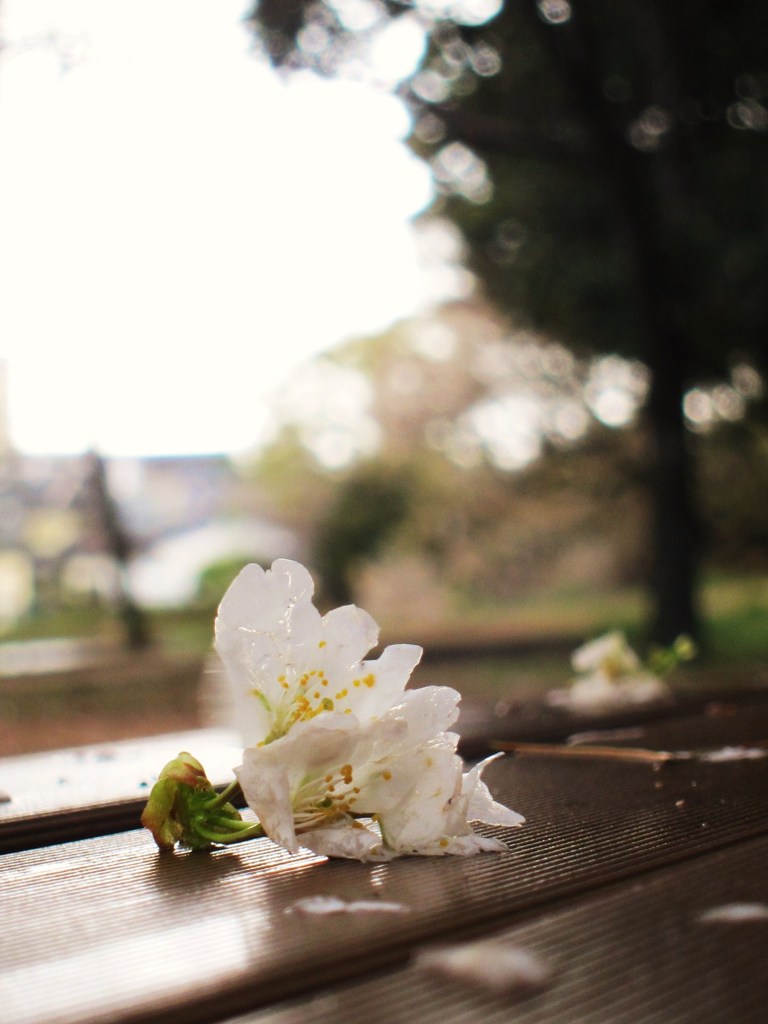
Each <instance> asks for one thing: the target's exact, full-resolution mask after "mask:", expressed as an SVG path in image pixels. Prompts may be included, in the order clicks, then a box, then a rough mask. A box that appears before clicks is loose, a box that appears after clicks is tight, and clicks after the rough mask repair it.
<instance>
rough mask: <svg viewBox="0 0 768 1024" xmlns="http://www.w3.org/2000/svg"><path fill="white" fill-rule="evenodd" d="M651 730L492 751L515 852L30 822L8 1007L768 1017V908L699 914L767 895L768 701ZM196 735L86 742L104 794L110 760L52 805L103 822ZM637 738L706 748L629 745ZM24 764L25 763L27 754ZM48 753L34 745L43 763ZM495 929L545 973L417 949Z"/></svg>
mask: <svg viewBox="0 0 768 1024" xmlns="http://www.w3.org/2000/svg"><path fill="white" fill-rule="evenodd" d="M631 730H632V731H631V732H629V733H624V734H623V735H622V734H618V735H617V734H616V733H604V734H603V735H602V736H601V735H598V736H594V735H593V736H591V737H589V738H588V739H589V742H590V743H593V744H596V745H598V746H601V745H602V746H603V747H606V746H607V747H611V748H615V753H614V754H612V755H611V756H610V757H594V758H592V757H584V756H574V755H572V754H569V753H568V750H567V747H565V746H564V747H563V748H562V749H557V750H555V751H554V752H547V751H546V750H536V749H533V750H529V751H528V752H526V753H524V754H522V755H508V756H507V757H505V758H504V759H503V760H502V761H501V762H496V763H494V764H492V765H491V766H490V767H489V768H488V770H487V772H486V780H487V782H488V783H489V785H490V787H491V789H492V791H493V793H494V795H495V796H496V797H497V798H498V799H500V800H502V801H503V802H505V803H508V804H509V805H510V806H511V807H513V808H515V809H516V810H518V811H520V812H521V813H523V814H525V816H526V818H527V822H526V824H525V825H524V826H523V827H522V828H519V829H510V830H504V829H489V830H488V831H489V832H491V833H493V834H495V835H498V836H500V837H501V838H503V839H504V840H505V841H506V842H507V844H508V847H509V849H508V852H507V853H504V854H482V855H478V856H476V857H472V858H467V859H462V858H453V857H446V858H407V859H402V860H397V861H394V862H392V863H390V864H386V865H376V864H359V863H356V862H342V861H327V860H326V859H325V858H322V857H317V856H315V855H312V854H310V853H308V852H304V853H302V854H299V855H298V856H296V857H291V856H289V855H287V854H285V853H284V852H282V851H280V850H279V849H277V848H276V847H275V846H274V845H273V844H271V843H270V842H269V841H268V840H254V841H251V842H249V843H246V844H242V845H240V846H237V847H232V848H229V849H222V850H218V851H216V852H214V853H212V854H192V853H176V854H170V855H163V856H161V855H159V854H158V852H157V850H156V848H155V847H154V844H153V842H152V839H151V837H150V836H149V835H148V833H144V832H142V831H137V830H128V831H123V832H119V833H115V834H107V835H97V834H96V833H95V832H94V834H93V835H92V836H91V837H90V838H84V839H81V840H79V841H76V842H67V843H63V844H59V845H48V846H43V845H39V844H37V845H36V844H35V841H34V837H33V836H32V835H31V833H30V834H28V835H27V837H26V838H27V845H28V847H29V848H27V849H20V850H17V851H16V852H7V853H5V854H4V855H3V856H2V857H0V914H2V921H3V927H2V930H1V931H0V965H1V966H0V1007H2V1018H1V1019H2V1020H3V1021H4V1022H7V1024H43V1022H46V1024H47V1022H51V1024H62V1022H72V1024H74V1022H85V1024H89V1022H90V1024H96V1022H107V1021H110V1022H138V1021H146V1022H148V1024H153V1022H164V1021H168V1022H170V1021H180V1020H184V1021H187V1022H192V1024H195V1022H200V1024H214V1022H224V1021H231V1020H232V1019H234V1018H238V1019H242V1021H243V1022H245V1021H248V1022H251V1021H252V1022H254V1024H255V1022H261V1021H264V1022H275V1024H278V1022H279V1024H287V1022H294V1021H295V1022H297V1024H298V1022H305V1021H318V1022H321V1021H322V1022H326V1021H327V1022H329V1024H330V1021H331V1020H333V1021H334V1022H338V1024H345V1022H349V1024H352V1022H357V1021H359V1020H361V1019H365V1020H366V1021H367V1022H369V1024H375V1022H378V1021H384V1020H386V1021H387V1022H390V1021H392V1020H393V1019H394V1020H400V1021H413V1022H416V1021H419V1022H426V1024H429V1022H432V1021H434V1022H437V1021H438V1020H439V1021H445V1022H446V1024H451V1022H454V1021H455V1022H456V1024H459V1022H466V1021H483V1022H486V1021H488V1022H495V1021H499V1022H500V1021H502V1020H504V1021H507V1020H513V1019H514V1020H521V1021H525V1022H534V1021H536V1022H542V1024H566V1022H568V1024H572V1022H577V1021H578V1022H581V1021H585V1022H586V1021H594V1022H596V1024H598V1022H600V1024H610V1022H613V1021H616V1022H625V1021H626V1022H627V1024H628V1022H630V1021H631V1022H633V1024H634V1022H641V1021H642V1022H645V1021H648V1022H651V1021H653V1022H655V1021H659V1022H675V1021H691V1024H693V1021H696V1022H697V1024H701V1022H705V1024H708V1022H712V1024H716V1022H718V1021H728V1022H729V1024H730V1022H734V1024H739V1022H742V1021H743V1022H750V1024H751V1022H753V1021H754V1022H755V1024H757V1022H758V1021H763V1020H764V1019H765V1009H764V1008H765V1005H766V996H768V981H767V980H766V979H767V977H768V972H766V971H765V969H764V964H765V963H766V962H767V958H768V922H766V921H765V920H764V919H760V918H759V913H758V917H757V919H752V920H743V919H742V920H735V921H733V920H732V921H730V922H729V921H719V922H718V921H707V920H706V919H705V918H704V919H703V917H702V915H705V914H706V913H707V912H708V911H711V910H713V909H716V908H717V907H722V906H727V905H729V904H734V903H739V904H742V905H743V904H749V905H751V906H752V907H753V908H754V907H755V906H757V907H758V908H760V907H765V908H766V914H768V890H766V885H767V884H768V883H766V881H765V878H766V872H765V863H766V854H768V758H766V757H765V756H762V755H763V753H764V752H763V750H762V748H761V747H760V746H759V743H760V741H761V740H763V739H764V738H765V737H766V736H768V702H767V701H765V700H754V701H753V702H752V703H751V704H730V703H719V704H717V705H711V706H710V707H709V709H708V710H707V711H706V712H704V711H699V712H697V713H696V714H695V715H691V716H687V717H686V716H685V715H681V714H676V715H673V716H670V715H659V717H658V718H657V719H656V720H648V721H645V722H644V723H642V724H638V723H637V722H635V723H634V724H633V725H632V726H631ZM206 737H207V738H206ZM229 738H230V739H231V737H229ZM226 739H227V735H226V734H224V735H220V736H218V737H217V736H216V735H215V734H213V733H206V734H201V735H199V736H197V737H195V736H186V737H185V740H184V744H183V745H185V746H190V747H192V750H193V752H194V753H196V754H197V755H198V756H201V760H203V759H204V758H203V756H202V755H201V751H202V745H203V744H204V743H206V742H208V741H210V742H211V743H212V745H213V747H218V745H219V742H220V740H226ZM487 739H488V742H489V743H490V741H491V739H492V737H491V736H490V735H488V737H487ZM179 740H180V737H178V736H174V737H169V738H167V739H166V740H164V741H161V740H153V741H151V745H153V746H152V749H150V747H147V746H144V747H143V748H141V747H134V748H132V752H131V749H129V748H127V747H126V748H125V749H124V754H125V759H124V761H123V762H122V764H123V765H124V771H121V769H120V764H121V746H120V745H113V746H112V748H111V755H110V759H106V760H102V761H99V759H98V756H97V755H96V753H93V755H92V757H91V758H90V759H89V755H88V754H87V753H86V752H84V751H80V752H70V754H69V755H67V754H65V753H64V754H61V755H56V757H57V758H58V757H60V758H63V760H55V759H54V760H52V761H51V762H50V764H49V769H50V771H51V772H52V773H53V774H55V772H56V771H59V770H60V769H61V765H62V764H63V765H65V766H66V764H67V757H69V758H70V762H69V763H70V765H72V764H79V767H80V768H82V771H83V781H82V785H83V787H84V792H85V791H86V790H87V788H88V785H90V784H91V783H90V781H89V780H90V778H91V776H94V777H95V776H96V775H99V772H100V765H101V769H102V770H101V773H100V775H99V780H98V782H99V786H100V787H101V789H100V791H99V793H96V791H95V790H93V791H91V794H90V795H89V796H88V797H87V800H85V801H81V802H80V803H79V804H77V802H75V804H73V805H72V806H71V807H70V808H69V809H67V808H64V807H59V808H58V810H56V812H55V813H56V814H58V815H60V816H62V817H63V818H66V816H67V815H68V814H71V815H72V816H74V817H77V819H78V827H79V828H82V827H83V823H84V822H86V821H87V818H88V815H89V813H90V814H93V815H94V820H95V821H97V822H98V820H99V819H98V814H99V807H100V806H109V807H111V808H112V809H114V808H115V807H120V806H133V805H135V802H136V792H135V787H136V786H137V785H138V786H141V783H148V782H149V781H150V779H149V778H147V772H151V771H152V770H153V768H154V770H155V771H156V770H158V769H159V767H160V766H161V764H162V761H163V760H165V759H167V758H166V757H165V752H164V751H163V752H162V757H161V758H159V759H157V760H155V761H152V762H151V763H150V762H149V761H147V760H146V757H147V756H148V757H149V758H153V757H155V756H156V755H157V754H158V753H160V752H161V751H160V750H159V748H158V747H156V746H154V744H157V743H160V744H161V745H162V743H164V742H165V743H167V744H168V748H167V749H168V750H170V751H171V753H170V754H169V755H168V756H169V757H170V756H173V755H174V754H175V753H176V752H177V747H178V746H179ZM186 741H189V742H186ZM627 745H631V746H632V747H641V748H643V749H650V750H674V751H676V752H677V753H679V754H685V755H690V756H686V757H681V758H680V759H679V760H671V761H662V760H661V759H659V760H654V759H653V758H650V759H648V760H645V761H643V760H630V759H624V758H623V757H622V752H621V748H622V747H623V746H627ZM744 745H746V749H745V746H744ZM142 749H143V753H142V752H141V750H142ZM102 754H104V751H102ZM129 755H130V756H129ZM46 756H47V755H46ZM227 757H229V760H231V751H230V752H228V753H225V754H224V760H225V764H224V765H223V766H222V767H223V768H226V767H228V763H229V762H228V761H227ZM73 758H74V761H73V760H72V759H73ZM13 760H14V761H15V762H16V768H18V769H20V767H21V766H19V764H18V762H22V761H25V759H13ZM44 762H45V757H43V758H42V761H39V762H36V763H37V768H38V769H40V770H42V771H43V777H45V771H44V767H45V766H44ZM26 764H27V768H29V766H30V764H31V762H30V761H27V762H26ZM106 765H111V766H112V767H114V770H115V781H114V783H110V782H109V779H108V778H107V775H108V773H107V771H106V767H105V766H106ZM4 768H5V777H4V778H3V779H2V781H0V788H6V789H8V788H9V787H10V788H11V789H15V790H16V792H17V793H19V794H20V793H22V789H20V788H19V787H18V786H17V785H16V784H15V783H14V781H13V779H14V777H13V773H12V771H11V769H12V768H13V765H12V764H11V763H9V762H6V763H5V765H4ZM111 770H112V769H111V768H110V771H111ZM22 775H23V773H22ZM48 777H50V778H52V777H53V775H50V776H48ZM120 787H123V788H122V789H121V788H120ZM131 787H134V788H133V789H132V788H131ZM34 796H35V794H34V793H33V792H31V793H30V796H29V797H28V799H29V800H30V801H33V797H34ZM19 799H20V798H19ZM99 800H102V801H105V803H103V804H101V805H100V804H99ZM44 804H45V801H44V800H43V805H44ZM27 809H28V810H29V813H30V814H32V813H33V808H32V805H31V804H30V805H29V806H28V808H27ZM22 810H23V807H22V806H21V805H20V806H18V807H16V808H15V809H14V808H13V806H9V805H5V814H6V818H5V821H0V841H2V836H3V830H4V829H5V830H6V834H7V835H15V836H16V839H17V840H18V828H19V821H20V820H21V819H20V817H19V814H18V813H17V812H19V811H22ZM26 813H27V812H26V811H24V814H26ZM14 814H15V815H16V816H15V818H14ZM14 830H16V832H15V833H14ZM43 841H45V840H44V838H41V840H40V842H43ZM312 896H335V897H341V898H343V899H345V900H351V901H359V900H363V901H366V902H368V903H373V904H374V905H375V904H377V903H378V904H380V905H381V906H382V909H380V910H377V909H372V910H367V911H362V912H359V913H348V914H337V915H333V916H317V915H307V914H305V913H302V911H301V908H300V906H299V904H300V901H301V900H303V899H305V898H307V897H312ZM387 904H395V905H397V908H399V909H391V908H390V909H385V907H386V905H387ZM489 938H490V939H492V940H493V942H492V944H491V946H490V947H488V946H483V945H482V944H481V946H480V948H479V952H478V951H477V950H475V954H476V959H479V960H480V961H481V962H485V963H491V964H493V963H494V962H496V961H498V963H500V964H501V965H502V967H503V964H504V962H505V961H504V956H503V948H506V947H513V948H521V949H523V950H526V951H528V953H530V954H531V955H533V956H534V957H535V958H537V960H538V961H539V962H540V963H543V964H544V965H545V966H546V968H547V972H548V976H547V980H546V982H545V983H544V984H543V985H541V986H540V987H539V989H535V990H531V989H526V988H519V987H512V988H511V989H510V990H509V991H504V992H502V993H499V992H497V991H494V990H493V989H492V987H489V986H490V982H488V980H487V979H486V980H485V981H480V982H477V981H476V982H474V983H470V982H467V981H466V980H464V981H461V980H458V979H456V978H454V977H449V978H445V977H442V976H439V975H436V974H431V973H428V972H426V971H425V970H424V969H423V968H422V967H420V966H419V964H420V963H421V958H422V957H423V954H424V950H429V949H434V948H435V947H439V948H445V947H448V948H450V947H454V946H463V945H465V944H467V943H469V946H470V952H471V951H472V949H473V944H475V943H477V942H479V941H480V942H481V943H482V942H484V941H487V940H488V939H489ZM493 943H496V944H495V945H494V944H493ZM502 973H503V972H502ZM726 1010H727V1012H726ZM718 1014H719V1016H718ZM761 1014H762V1016H761Z"/></svg>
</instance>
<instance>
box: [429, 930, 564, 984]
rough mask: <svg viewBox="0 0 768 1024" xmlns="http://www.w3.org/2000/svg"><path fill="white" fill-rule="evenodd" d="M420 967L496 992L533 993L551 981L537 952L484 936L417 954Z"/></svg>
mask: <svg viewBox="0 0 768 1024" xmlns="http://www.w3.org/2000/svg"><path fill="white" fill-rule="evenodd" d="M415 966H416V968H417V970H420V971H424V972H426V973H429V974H435V975H438V976H440V977H442V978H446V979H448V980H450V981H454V982H459V983H461V984H465V985H471V986H473V987H477V988H481V989H488V990H490V991H491V992H493V993H494V994H497V995H501V994H504V995H508V994H511V993H517V994H533V993H535V992H539V991H540V990H541V989H542V988H544V987H545V986H546V985H547V984H548V982H549V981H550V978H551V975H552V971H551V969H550V967H549V965H548V964H547V963H545V962H544V961H543V960H542V959H541V958H540V957H539V956H538V955H537V954H535V953H533V952H531V951H530V950H527V949H524V948H522V947H520V946H512V945H509V944H507V943H505V942H502V941H500V940H499V939H481V940H479V941H477V942H465V943H461V944H459V945H456V946H447V947H444V948H440V949H427V950H424V951H422V952H420V953H418V954H417V955H416V959H415Z"/></svg>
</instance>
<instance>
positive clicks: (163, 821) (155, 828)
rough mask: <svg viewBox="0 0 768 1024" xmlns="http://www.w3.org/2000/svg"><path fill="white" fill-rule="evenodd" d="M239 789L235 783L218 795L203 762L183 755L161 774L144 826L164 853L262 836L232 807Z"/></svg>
mask: <svg viewBox="0 0 768 1024" xmlns="http://www.w3.org/2000/svg"><path fill="white" fill-rule="evenodd" d="M238 789H239V786H238V783H237V782H233V783H232V784H231V785H230V786H228V787H227V789H226V790H225V791H224V792H223V793H217V792H216V790H215V789H214V788H213V786H212V785H211V783H210V781H209V780H208V777H207V776H206V774H205V770H204V768H203V766H202V765H201V764H200V762H199V761H198V760H197V759H196V758H194V757H193V756H192V755H191V754H188V753H186V751H182V752H181V753H180V754H179V755H178V757H175V758H174V759H173V760H172V761H169V762H168V764H167V765H166V766H165V767H164V768H163V770H162V771H161V772H160V775H159V776H158V779H157V782H156V783H155V784H154V786H153V787H152V791H151V792H150V794H149V800H148V801H147V805H146V807H145V808H144V812H143V814H142V815H141V823H142V825H143V826H144V827H145V828H147V829H149V831H150V832H151V833H152V835H153V837H154V840H155V842H156V843H157V845H158V846H159V848H160V849H161V850H172V849H173V848H174V847H175V846H176V844H177V843H180V844H182V845H183V846H187V847H189V848H190V849H192V850H205V849H208V847H210V846H212V845H213V844H219V843H223V844H226V843H233V842H239V841H240V840H243V839H251V838H255V837H256V836H260V835H263V834H264V833H263V831H262V829H261V826H260V825H249V824H247V823H246V822H244V821H243V819H242V817H241V815H240V812H239V811H238V810H237V808H236V807H234V806H233V805H232V804H231V803H229V798H230V797H231V796H232V795H233V794H234V793H235V792H236V791H237V790H238Z"/></svg>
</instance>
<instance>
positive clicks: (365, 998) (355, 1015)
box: [228, 838, 768, 1024]
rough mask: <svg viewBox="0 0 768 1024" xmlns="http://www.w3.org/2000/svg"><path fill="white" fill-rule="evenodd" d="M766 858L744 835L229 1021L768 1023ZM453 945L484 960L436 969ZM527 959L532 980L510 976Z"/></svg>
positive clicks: (767, 843)
mask: <svg viewBox="0 0 768 1024" xmlns="http://www.w3.org/2000/svg"><path fill="white" fill-rule="evenodd" d="M766 862H768V839H765V838H762V839H755V840H752V841H749V842H745V843H741V844H739V845H738V846H736V847H731V848H729V849H727V850H724V851H719V852H717V853H712V854H708V855H707V856H705V857H701V858H696V859H695V860H693V861H688V862H686V863H685V864H681V865H676V866H674V867H672V868H665V869H662V870H660V871H658V872H654V873H653V874H650V875H646V876H644V877H643V878H641V879H639V880H634V881H631V882H625V883H621V884H619V885H617V886H614V887H610V888H609V889H604V890H601V891H600V892H599V893H591V894H589V895H588V896H586V897H579V898H577V899H576V900H573V901H571V902H570V905H569V906H566V907H564V908H563V909H557V910H550V911H544V912H543V913H537V914H536V915H535V916H534V915H528V918H529V919H528V920H527V921H523V922H522V923H520V924H518V925H516V926H514V927H511V928H506V929H503V930H501V931H495V932H489V931H488V930H487V929H483V930H482V931H480V932H475V933H474V934H471V933H470V934H469V935H466V936H461V937H459V938H458V940H456V941H453V942H450V943H443V944H441V945H434V946H431V947H427V948H426V949H425V948H422V949H420V950H417V951H416V956H415V957H414V958H413V960H412V961H411V963H410V964H409V966H408V967H406V968H403V969H401V970H396V971H388V972H385V973H381V974H380V975H379V976H378V977H376V978H373V979H370V980H367V981H364V982H357V983H352V984H346V985H337V986H330V987H329V988H328V989H326V991H324V992H323V993H321V994H315V995H314V996H313V997H312V998H307V999H303V1000H297V1001H295V1002H292V1003H289V1004H287V1005H285V1006H281V1007H276V1008H273V1009H268V1010H264V1011H260V1012H256V1013H250V1014H247V1015H244V1016H241V1017H238V1018H237V1019H236V1020H230V1021H229V1022H228V1024H299V1022H300V1024H358V1022H359V1021H361V1020H364V1021H366V1024H391V1022H392V1021H403V1020H409V1021H418V1022H419V1024H477V1022H478V1021H482V1022H483V1024H508V1022H509V1021H510V1020H514V1021H515V1024H574V1022H576V1021H579V1022H593V1021H594V1022H608V1021H610V1024H670V1022H674V1024H724V1022H726V1021H727V1022H728V1024H764V1021H765V1019H766V1006H767V1005H768V971H766V969H765V965H766V962H768V919H766V915H768V873H766V871H765V864H766ZM457 953H460V954H461V957H462V960H463V962H464V963H465V964H466V963H467V962H469V963H470V964H473V965H475V967H477V965H482V966H483V967H485V968H490V971H488V973H486V974H485V977H483V973H484V972H483V971H482V970H480V971H478V970H477V969H475V971H474V972H473V973H474V977H472V974H470V975H468V976H467V975H465V976H464V977H463V978H462V977H458V976H457V974H456V972H455V970H454V972H453V973H445V971H446V963H447V962H448V957H447V956H446V954H453V955H454V957H455V955H456V954H457ZM521 953H522V954H523V955H524V956H525V957H526V960H521V956H520V954H521ZM527 958H531V959H532V960H533V964H534V966H536V967H537V968H539V969H540V971H541V975H540V977H541V979H542V980H541V981H540V982H539V984H530V985H528V986H526V985H525V984H524V983H523V982H522V981H519V982H518V983H515V981H514V978H515V971H517V977H518V978H525V977H528V978H530V977H531V970H530V962H529V960H528V959H527ZM454 963H455V959H454ZM505 963H506V965H507V970H506V971H505V970H504V965H505ZM430 964H431V966H429V969H425V968H426V967H427V966H428V965H430ZM441 964H442V966H443V970H442V971H441V970H440V969H439V968H440V965H441ZM494 968H495V970H494ZM521 971H522V972H523V973H522V974H521ZM505 979H506V984H507V985H508V986H509V987H508V988H507V989H506V990H504V987H503V986H504V983H505ZM493 983H495V984H496V985H497V986H498V987H497V988H496V989H495V990H494V988H493V987H492V985H493Z"/></svg>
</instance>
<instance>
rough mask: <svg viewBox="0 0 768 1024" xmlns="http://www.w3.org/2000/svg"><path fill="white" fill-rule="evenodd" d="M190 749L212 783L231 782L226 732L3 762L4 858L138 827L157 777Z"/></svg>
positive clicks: (232, 743) (230, 740) (0, 841)
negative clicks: (8, 854)
mask: <svg viewBox="0 0 768 1024" xmlns="http://www.w3.org/2000/svg"><path fill="white" fill-rule="evenodd" d="M189 748H191V749H192V750H193V751H194V752H195V754H196V756H198V757H199V759H201V760H202V761H203V763H204V764H205V767H206V769H207V771H208V774H209V778H210V779H211V781H212V782H213V783H214V784H226V783H229V782H231V781H232V768H233V766H234V765H237V764H239V763H240V753H241V750H240V747H239V746H238V743H237V736H236V735H235V734H234V733H233V732H230V731H226V730H222V729H202V730H195V731H192V732H182V733H168V734H165V735H163V736H154V737H149V738H147V739H145V740H135V741H133V740H128V741H122V742H118V743H103V744H99V745H98V746H90V747H75V748H70V749H68V750H60V751H55V752H53V753H51V752H47V753H44V754H27V755H24V756H22V757H12V758H3V759H0V789H2V790H3V791H4V793H6V794H7V795H8V797H9V799H8V800H6V801H4V802H2V803H0V853H4V852H8V851H10V850H18V849H28V848H29V847H31V846H41V845H51V844H53V843H57V842H63V841H66V840H69V839H77V838H86V837H88V836H95V835H106V834H107V833H109V832H114V831H123V830H126V829H131V828H136V826H137V825H138V821H139V817H140V815H141V810H142V807H143V806H144V803H145V802H146V799H147V795H148V793H149V789H150V787H151V785H152V783H153V782H154V781H155V779H156V778H157V773H158V772H159V771H160V769H161V768H162V767H163V765H164V764H165V763H166V762H167V761H169V760H170V759H171V758H173V757H175V756H176V754H178V753H179V751H180V750H187V749H189Z"/></svg>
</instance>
